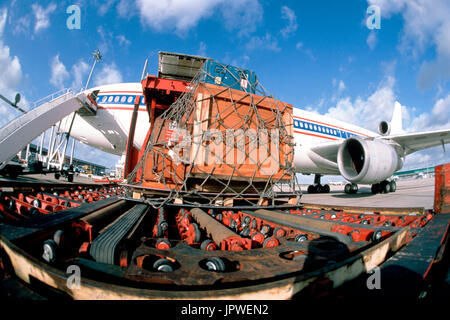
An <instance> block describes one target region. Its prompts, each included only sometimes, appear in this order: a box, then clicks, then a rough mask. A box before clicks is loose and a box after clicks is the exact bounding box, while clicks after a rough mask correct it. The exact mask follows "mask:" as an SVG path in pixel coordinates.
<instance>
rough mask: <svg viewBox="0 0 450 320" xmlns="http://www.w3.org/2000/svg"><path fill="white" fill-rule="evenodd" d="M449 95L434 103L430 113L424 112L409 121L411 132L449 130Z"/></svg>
mask: <svg viewBox="0 0 450 320" xmlns="http://www.w3.org/2000/svg"><path fill="white" fill-rule="evenodd" d="M449 110H450V94H448V95H447V96H446V97H445V98H441V99H439V100H437V101H436V103H435V104H434V106H433V108H432V109H431V112H424V113H421V114H419V115H418V116H417V117H415V118H413V119H412V120H411V124H409V125H408V127H409V129H410V130H411V131H424V130H441V129H448V128H450V112H449Z"/></svg>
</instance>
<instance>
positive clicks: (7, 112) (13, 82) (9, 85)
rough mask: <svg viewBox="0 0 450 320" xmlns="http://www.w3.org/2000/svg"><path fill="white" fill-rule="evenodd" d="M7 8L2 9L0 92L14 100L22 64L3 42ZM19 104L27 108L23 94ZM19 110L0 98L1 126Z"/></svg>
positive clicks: (18, 85) (0, 11)
mask: <svg viewBox="0 0 450 320" xmlns="http://www.w3.org/2000/svg"><path fill="white" fill-rule="evenodd" d="M7 16H8V11H7V9H6V8H5V9H0V70H1V72H0V93H1V94H2V95H3V96H5V97H6V98H7V99H9V100H13V99H14V97H15V95H16V93H17V92H18V89H19V87H20V84H21V82H22V66H21V64H20V60H19V58H18V57H17V56H11V52H10V48H9V47H8V46H7V45H6V44H5V43H4V42H3V39H2V36H3V32H4V30H5V27H6V19H7ZM19 105H20V106H21V107H22V108H23V109H26V107H24V106H27V101H26V99H25V97H23V96H22V99H21V102H20V103H19ZM17 115H18V112H17V111H14V109H13V108H12V107H11V106H9V105H8V104H6V102H4V101H3V100H0V127H2V126H3V125H5V124H6V123H8V122H9V121H11V120H12V119H14V118H15V117H17Z"/></svg>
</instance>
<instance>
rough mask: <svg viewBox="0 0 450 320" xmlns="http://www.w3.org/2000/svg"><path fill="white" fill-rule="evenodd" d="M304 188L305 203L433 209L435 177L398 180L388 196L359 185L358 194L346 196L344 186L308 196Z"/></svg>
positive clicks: (302, 200)
mask: <svg viewBox="0 0 450 320" xmlns="http://www.w3.org/2000/svg"><path fill="white" fill-rule="evenodd" d="M306 188H307V187H303V186H302V192H303V195H302V199H301V202H303V203H312V204H327V205H335V206H364V207H386V208H404V207H423V208H425V209H432V208H433V204H434V177H432V178H423V179H414V178H412V179H408V180H397V191H396V192H394V193H387V194H379V193H378V194H372V192H371V191H370V186H369V185H367V186H366V185H359V190H358V193H357V194H346V193H345V192H344V185H335V186H330V188H331V191H330V193H326V194H323V193H322V194H308V193H307V191H306Z"/></svg>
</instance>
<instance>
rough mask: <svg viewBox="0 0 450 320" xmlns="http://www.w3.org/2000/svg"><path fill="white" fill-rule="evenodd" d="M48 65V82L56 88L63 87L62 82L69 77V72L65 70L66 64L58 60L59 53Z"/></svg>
mask: <svg viewBox="0 0 450 320" xmlns="http://www.w3.org/2000/svg"><path fill="white" fill-rule="evenodd" d="M50 67H51V77H50V83H51V84H52V85H53V86H55V87H56V88H58V89H62V88H64V83H65V81H66V80H67V79H68V78H69V72H67V69H66V66H65V65H64V64H63V63H62V62H61V61H60V60H59V54H57V55H56V56H55V57H54V58H53V59H52V62H51V66H50Z"/></svg>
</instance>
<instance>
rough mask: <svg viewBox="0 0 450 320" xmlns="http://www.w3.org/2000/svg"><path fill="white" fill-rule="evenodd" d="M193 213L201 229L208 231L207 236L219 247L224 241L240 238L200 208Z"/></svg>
mask: <svg viewBox="0 0 450 320" xmlns="http://www.w3.org/2000/svg"><path fill="white" fill-rule="evenodd" d="M191 213H192V217H193V218H194V219H195V221H197V223H198V224H199V225H200V227H201V228H202V229H204V230H205V231H206V233H207V235H208V236H210V237H211V238H212V239H213V240H214V242H215V243H216V244H217V245H218V246H219V247H220V245H221V243H222V241H224V240H226V239H228V238H232V237H238V238H239V237H240V236H239V235H238V234H236V233H235V232H233V231H231V230H230V229H228V228H227V227H225V226H224V225H223V224H221V223H220V222H219V221H217V220H216V219H214V218H212V217H211V216H210V215H208V214H207V213H206V212H205V211H203V210H201V209H199V208H194V209H192V210H191Z"/></svg>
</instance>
